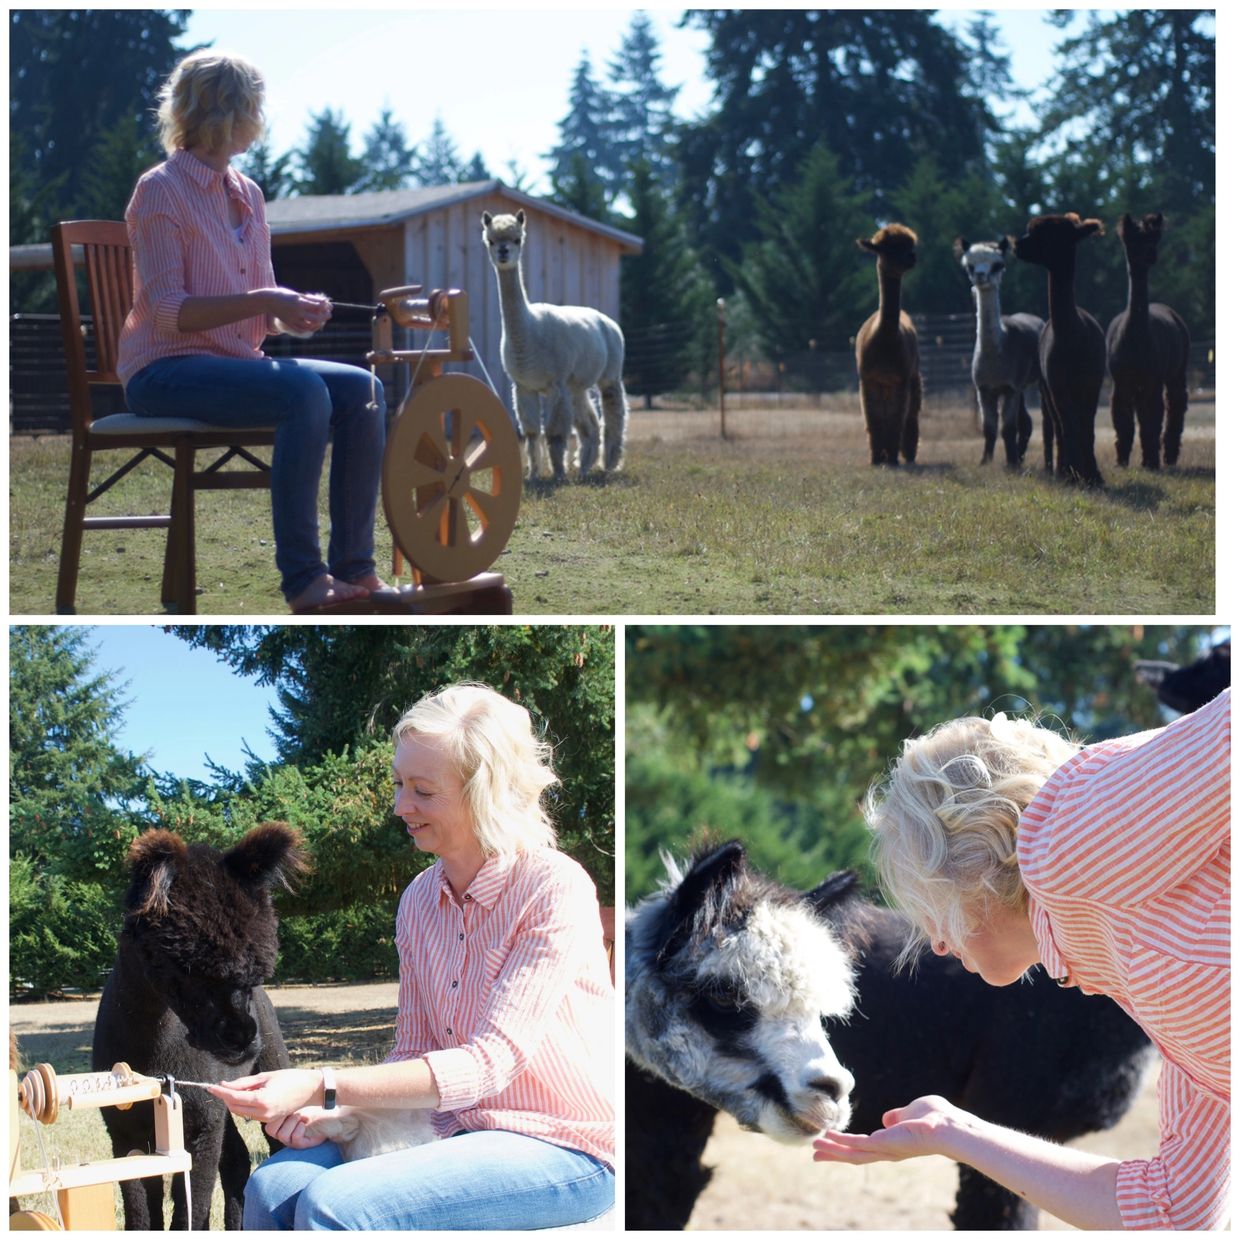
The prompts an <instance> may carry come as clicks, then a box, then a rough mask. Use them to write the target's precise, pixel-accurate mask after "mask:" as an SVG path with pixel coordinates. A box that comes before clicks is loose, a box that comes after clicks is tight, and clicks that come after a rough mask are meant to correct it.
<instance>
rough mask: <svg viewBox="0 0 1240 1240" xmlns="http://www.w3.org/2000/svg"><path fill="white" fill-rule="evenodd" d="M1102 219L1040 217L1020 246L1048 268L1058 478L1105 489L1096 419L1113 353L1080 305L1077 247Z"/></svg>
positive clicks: (1048, 354)
mask: <svg viewBox="0 0 1240 1240" xmlns="http://www.w3.org/2000/svg"><path fill="white" fill-rule="evenodd" d="M1102 231H1103V229H1102V223H1101V222H1100V221H1099V220H1083V219H1081V217H1080V216H1079V215H1077V214H1076V213H1075V212H1069V213H1068V214H1067V215H1039V216H1037V217H1035V218H1034V219H1032V220H1030V221H1029V228H1028V230H1027V231H1026V233H1025V235H1024V236H1023V237H1020V238H1019V239H1018V240H1017V242H1016V257H1017V258H1020V259H1023V260H1024V261H1025V262H1027V263H1036V264H1037V265H1038V266H1039V267H1045V268H1046V272H1047V300H1048V301H1049V303H1050V315H1049V317H1048V319H1047V323H1046V326H1045V327H1043V328H1042V334H1041V336H1040V337H1039V339H1038V360H1039V362H1040V364H1041V371H1042V373H1041V377H1040V379H1039V381H1038V387H1039V388H1040V390H1041V393H1042V410H1043V413H1044V414H1045V412H1046V411H1047V410H1049V411H1050V415H1051V422H1052V424H1053V425H1054V428H1055V435H1054V439H1055V443H1054V447H1057V448H1058V450H1059V460H1058V476H1059V477H1060V478H1066V479H1067V480H1069V481H1071V482H1084V483H1086V484H1088V485H1090V486H1099V485H1101V483H1102V475H1101V474H1100V473H1099V472H1098V462H1097V460H1096V459H1095V457H1094V418H1095V416H1096V415H1097V412H1098V396H1099V394H1100V393H1101V391H1102V380H1103V377H1104V376H1105V375H1106V368H1107V350H1106V341H1105V339H1104V338H1103V335H1102V328H1101V327H1099V326H1098V321H1097V319H1095V318H1094V317H1093V315H1091V314H1089V313H1088V312H1087V311H1085V310H1082V309H1081V308H1080V307H1079V306H1078V305H1077V304H1076V287H1075V285H1076V247H1077V246H1078V245H1079V244H1080V243H1081V242H1082V241H1084V240H1085V239H1086V237H1092V236H1093V235H1094V234H1095V233H1101V232H1102ZM1054 464H1055V462H1054V458H1053V456H1052V444H1051V442H1050V440H1049V439H1048V440H1047V443H1046V468H1047V469H1048V470H1049V469H1052V468H1054Z"/></svg>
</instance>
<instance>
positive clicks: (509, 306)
mask: <svg viewBox="0 0 1240 1240" xmlns="http://www.w3.org/2000/svg"><path fill="white" fill-rule="evenodd" d="M495 278H496V280H497V281H498V282H499V309H500V314H501V316H502V317H503V320H504V330H505V331H506V332H507V333H508V336H509V338H510V339H512V340H513V341H514V343H515V342H517V341H520V340H523V339H524V338H525V337H526V335H527V332H528V327H529V322H530V302H529V298H528V297H527V296H526V295H525V280H524V279H523V278H522V276H521V265H520V263H518V264H517V265H516V266H515V267H508V268H506V269H505V270H502V271H501V270H500V269H499V268H498V267H497V268H496V269H495Z"/></svg>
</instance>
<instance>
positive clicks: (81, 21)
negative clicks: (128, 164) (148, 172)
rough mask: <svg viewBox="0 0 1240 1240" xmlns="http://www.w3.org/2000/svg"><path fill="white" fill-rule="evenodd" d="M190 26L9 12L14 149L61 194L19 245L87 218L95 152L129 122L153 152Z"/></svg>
mask: <svg viewBox="0 0 1240 1240" xmlns="http://www.w3.org/2000/svg"><path fill="white" fill-rule="evenodd" d="M188 18H189V10H188V9H165V10H157V9H25V8H23V9H10V11H9V134H10V140H12V138H13V137H14V136H19V137H20V140H21V143H22V149H23V150H24V152H25V155H24V158H25V160H26V164H27V167H28V169H29V171H30V173H31V175H32V176H33V178H34V181H35V183H36V184H38V185H40V186H42V187H45V189H46V190H47V191H48V192H50V193H52V195H53V201H52V203H51V204H50V207H49V209H48V212H47V215H46V217H45V219H41V220H39V221H38V224H39V225H40V227H39V228H38V230H37V231H36V232H34V233H31V234H30V235H28V236H22V237H12V234H10V236H11V239H12V240H16V241H46V240H47V233H46V227H45V223H46V221H50V220H56V219H74V218H78V219H81V218H83V217H84V216H85V215H86V214H87V212H86V210H85V203H86V201H87V200H86V198H85V196H84V195H85V192H86V178H87V176H88V175H89V172H88V170H89V169H91V167H92V164H93V161H94V152H95V150H96V148H97V147H98V145H99V144H100V142H101V141H102V140H103V138H104V135H105V134H108V133H109V132H112V133H113V134H117V133H119V132H120V131H119V130H118V129H117V126H118V125H119V123H120V122H122V121H123V120H128V121H129V122H130V124H131V128H130V130H129V132H131V133H133V134H135V135H141V137H142V141H143V144H144V146H146V147H147V148H148V149H149V147H150V142H151V137H150V136H151V135H152V125H151V110H152V108H153V107H154V105H155V98H156V95H157V93H158V90H159V87H160V85H161V84H162V82H163V80H164V79H165V78H166V77H167V75H168V74H169V73H170V72H171V71H172V67H173V65H174V64H175V63H176V62H177V61H178V60H179V59H180V58H181V56H182V55H184V54H185V50H188V49H180V48H178V47H177V46H176V41H177V40H178V39H180V38H182V37H183V36H184V34H185V28H186V24H187V21H188ZM148 162H153V161H148ZM144 166H146V165H144ZM129 188H130V189H131V190H132V188H133V186H132V184H131V185H130V186H129ZM121 205H122V206H123V205H124V203H122V204H121Z"/></svg>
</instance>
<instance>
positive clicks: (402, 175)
mask: <svg viewBox="0 0 1240 1240" xmlns="http://www.w3.org/2000/svg"><path fill="white" fill-rule="evenodd" d="M416 160H417V152H416V151H415V150H414V148H413V147H411V146H410V145H409V140H408V138H407V137H406V135H405V127H404V125H402V124H401V123H400V121H398V120H397V119H396V118H395V116H393V115H392V109H391V108H390V107H385V108H384V109H383V111H382V112H380V113H379V119H378V120H377V121H375V123H374V124H373V125H372V126H371V127H370V129H369V131H368V132H367V134H366V141H365V148H364V150H363V153H362V174H361V176H360V177H359V179H358V183H357V185H358V189H360V190H384V189H404V188H405V187H406V186H407V185H408V184H409V182H410V181H411V180H412V178H413V170H414V164H415V162H416Z"/></svg>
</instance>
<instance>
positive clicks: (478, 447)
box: [383, 375, 521, 581]
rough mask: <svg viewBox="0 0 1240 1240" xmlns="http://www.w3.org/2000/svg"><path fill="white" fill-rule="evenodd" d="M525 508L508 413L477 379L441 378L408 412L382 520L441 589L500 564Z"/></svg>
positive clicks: (390, 453) (396, 434)
mask: <svg viewBox="0 0 1240 1240" xmlns="http://www.w3.org/2000/svg"><path fill="white" fill-rule="evenodd" d="M520 502H521V449H520V445H519V443H518V441H517V434H516V431H515V430H514V429H513V426H512V420H511V419H510V418H509V416H508V410H507V409H505V408H504V406H503V405H502V404H501V403H500V402H499V400H498V399H497V398H496V396H495V395H494V393H493V392H492V391H491V390H490V389H489V388H488V387H486V386H485V385H484V384H482V383H480V382H479V381H478V380H477V379H472V378H470V376H469V375H442V376H441V377H440V378H438V379H432V380H431V381H430V382H429V383H424V384H422V385H421V386H420V387H418V388H415V389H414V391H412V392H411V393H410V394H409V395H408V397H406V399H405V403H404V404H403V405H402V406H401V411H400V415H399V416H398V417H397V419H396V422H395V425H394V426H393V428H392V431H391V434H390V435H389V436H388V443H387V448H386V449H385V450H384V454H383V511H384V513H385V514H386V516H387V522H388V525H389V527H390V528H391V531H392V537H393V538H394V539H395V540H396V545H397V546H398V547H399V548H400V549H401V551H402V552H403V553H404V556H405V558H406V559H407V560H408V561H409V562H410V563H411V564H412V565H413V566H414V567H415V568H416V569H418V570H419V571H420V572H421V573H423V574H424V575H425V576H427V577H429V578H432V579H433V580H435V581H467V580H468V579H469V578H471V577H473V576H475V575H476V574H478V573H481V572H483V571H484V570H486V569H487V568H489V567H490V566H491V565H492V564H494V563H495V560H496V559H497V558H498V556H499V554H500V552H501V551H503V549H504V547H505V546H506V545H507V543H508V539H509V538H510V537H511V536H512V531H513V528H514V526H515V525H516V523H517V508H518V507H519V506H520Z"/></svg>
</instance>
